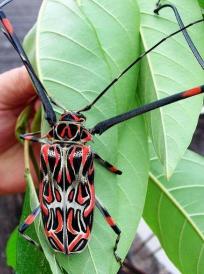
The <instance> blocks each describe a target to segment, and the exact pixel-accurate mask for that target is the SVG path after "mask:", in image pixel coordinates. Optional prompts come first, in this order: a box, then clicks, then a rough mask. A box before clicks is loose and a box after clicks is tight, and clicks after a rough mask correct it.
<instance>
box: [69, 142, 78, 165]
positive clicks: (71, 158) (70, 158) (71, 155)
mask: <svg viewBox="0 0 204 274" xmlns="http://www.w3.org/2000/svg"><path fill="white" fill-rule="evenodd" d="M75 151H76V150H75V147H73V150H72V152H71V154H70V156H69V162H70V164H71V167H72V168H73V160H74V154H75Z"/></svg>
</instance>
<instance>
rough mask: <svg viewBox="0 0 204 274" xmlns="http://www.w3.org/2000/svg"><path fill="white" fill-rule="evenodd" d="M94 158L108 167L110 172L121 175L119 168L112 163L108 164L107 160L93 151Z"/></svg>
mask: <svg viewBox="0 0 204 274" xmlns="http://www.w3.org/2000/svg"><path fill="white" fill-rule="evenodd" d="M94 159H96V160H97V161H98V162H99V163H100V164H101V165H103V166H104V167H105V168H106V169H108V170H109V171H110V172H112V173H115V174H117V175H121V174H122V171H121V170H119V169H118V168H117V167H115V166H114V165H112V164H110V163H109V162H107V161H105V160H103V159H102V158H101V157H100V156H99V155H98V154H97V153H94Z"/></svg>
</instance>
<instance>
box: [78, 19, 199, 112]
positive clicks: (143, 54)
mask: <svg viewBox="0 0 204 274" xmlns="http://www.w3.org/2000/svg"><path fill="white" fill-rule="evenodd" d="M203 21H204V19H203V18H202V19H199V20H197V21H195V22H192V23H190V24H188V25H186V26H183V27H182V28H180V29H179V30H177V31H175V32H173V33H171V34H169V35H168V36H166V37H164V38H163V39H161V40H160V41H159V42H157V43H156V44H155V45H154V46H152V47H151V48H150V49H148V50H147V51H146V52H144V53H142V54H141V55H140V56H139V57H138V58H137V59H136V60H134V61H133V62H132V63H131V64H130V65H129V66H128V67H127V68H125V69H124V70H123V71H122V72H121V74H120V75H119V76H118V77H116V78H115V79H113V80H112V82H111V83H110V84H109V85H108V86H107V87H106V88H105V89H104V90H102V91H101V93H100V94H99V95H98V96H97V97H96V98H95V99H94V100H93V102H91V103H90V104H89V105H87V106H86V107H84V108H82V109H81V110H79V111H78V112H85V111H88V110H90V109H91V108H92V106H93V105H94V104H95V103H96V102H97V101H98V100H99V99H100V98H101V97H102V96H103V95H104V94H105V93H106V92H107V91H108V90H109V89H110V88H111V87H112V86H113V85H114V84H115V83H116V82H117V81H118V80H119V79H120V78H121V77H122V76H123V75H124V74H126V72H127V71H129V70H130V69H131V68H132V67H133V66H134V65H136V64H137V63H138V62H139V61H140V60H142V59H143V58H144V57H145V56H146V55H147V54H148V53H150V52H151V51H152V50H154V49H155V48H157V47H158V46H159V45H161V44H162V43H164V42H165V41H166V40H168V39H170V38H171V37H173V36H174V35H176V34H178V33H180V32H182V31H183V30H185V29H187V28H190V27H192V26H193V25H195V24H198V23H201V22H203Z"/></svg>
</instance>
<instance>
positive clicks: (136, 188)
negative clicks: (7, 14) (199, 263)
mask: <svg viewBox="0 0 204 274" xmlns="http://www.w3.org/2000/svg"><path fill="white" fill-rule="evenodd" d="M36 31H37V32H36V52H35V53H34V55H33V56H35V58H36V62H35V63H36V66H37V71H38V74H39V75H40V78H41V80H42V81H43V83H44V84H45V87H46V89H47V91H48V92H49V94H50V95H51V96H52V97H54V98H56V99H57V101H59V102H61V103H62V104H64V105H65V106H66V107H67V108H68V109H73V110H75V109H79V108H81V107H82V106H85V105H86V104H88V103H89V102H90V101H91V100H93V99H94V98H95V97H96V96H97V94H99V92H100V91H101V90H102V89H103V88H104V87H105V86H106V85H108V84H109V82H110V81H111V79H113V78H114V77H115V76H117V75H118V74H119V73H120V72H121V71H122V70H123V69H124V68H125V67H126V66H127V65H128V64H129V63H130V62H131V61H133V60H134V59H135V58H136V57H137V56H138V55H139V42H140V39H139V13H138V7H137V4H136V0H133V1H132V0H128V1H125V2H123V1H121V2H120V3H118V1H116V0H114V1H111V2H110V1H108V0H103V1H96V0H93V1H90V0H88V1H74V0H71V1H63V0H61V1H56V0H49V1H44V2H43V6H42V9H41V12H40V17H39V20H38V24H37V30H36ZM33 35H34V34H33ZM32 39H34V38H32ZM137 78H138V67H136V68H134V69H133V70H131V71H130V72H129V73H128V74H127V75H126V76H125V77H124V78H123V79H122V80H121V81H120V82H119V83H118V84H117V85H115V87H114V88H112V89H111V90H110V91H109V92H108V94H106V95H105V96H104V97H103V98H102V99H101V100H100V101H99V102H98V103H97V104H96V106H95V107H94V108H93V109H92V110H91V111H90V112H89V113H87V127H91V126H94V125H95V124H96V123H97V122H99V121H101V120H103V119H106V118H108V117H111V116H113V115H116V114H117V113H121V112H124V111H126V110H129V109H130V108H133V107H135V106H136V105H137V101H136V98H135V97H136V96H135V91H136V86H137ZM42 131H43V132H44V131H45V126H44V125H43V128H42ZM127 142H128V145H127ZM93 148H94V150H96V151H97V152H98V153H99V154H100V155H101V156H102V157H104V158H105V159H106V160H108V161H110V162H111V163H113V164H115V165H117V166H118V167H119V168H121V169H122V170H123V175H122V176H115V175H113V174H111V173H109V172H108V171H106V170H105V169H104V168H103V167H101V166H99V165H98V164H96V176H95V184H96V193H97V195H98V196H99V198H100V200H101V201H102V202H103V204H104V205H105V206H106V207H107V208H108V210H109V212H110V213H111V215H112V216H113V217H114V219H115V220H116V221H117V223H118V225H119V227H120V228H121V230H122V237H121V242H120V244H119V249H118V253H119V255H120V256H121V257H122V258H124V257H125V255H126V254H127V251H128V249H129V247H130V245H131V243H132V240H133V238H134V236H135V231H136V228H137V225H138V222H139V220H140V217H141V214H142V211H143V206H144V201H145V195H146V189H147V179H148V153H147V137H146V133H145V128H144V121H143V119H142V118H140V117H139V118H138V119H137V120H135V121H134V120H132V121H129V122H128V123H125V124H123V125H120V126H119V127H116V128H113V129H111V130H110V131H109V132H107V133H106V134H104V136H101V137H100V138H95V139H94V144H93ZM33 197H34V193H33V192H31V193H30V198H31V202H32V201H33ZM36 230H37V235H38V238H39V240H40V242H41V244H42V248H43V250H44V253H45V256H46V257H47V259H48V261H49V263H50V268H51V270H52V272H53V273H59V272H58V271H59V269H56V268H55V269H54V268H53V262H55V259H56V260H57V262H58V264H59V265H60V266H62V267H63V268H64V269H65V270H66V271H67V272H68V273H74V274H77V273H80V274H81V273H84V274H86V273H87V274H92V273H94V274H96V273H97V274H104V273H107V274H108V273H110V274H113V273H117V271H118V269H119V265H118V263H117V262H116V261H115V258H114V256H113V247H114V243H115V239H116V235H115V234H114V233H113V231H112V230H111V229H110V227H108V225H107V224H106V222H105V220H104V219H103V217H102V216H101V214H100V213H99V211H98V210H97V209H96V210H95V218H94V226H93V231H92V236H91V240H90V242H89V245H88V247H87V249H86V250H85V251H84V252H83V253H82V254H79V255H72V256H69V257H67V256H66V255H60V254H57V253H54V252H53V251H52V249H51V247H50V246H48V245H47V241H46V240H45V237H44V233H43V232H42V231H41V226H39V223H38V221H37V222H36ZM31 252H32V250H30V253H31ZM19 259H20V258H19ZM104 262H105V263H104ZM36 273H38V272H37V269H36Z"/></svg>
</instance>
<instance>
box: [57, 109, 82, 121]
mask: <svg viewBox="0 0 204 274" xmlns="http://www.w3.org/2000/svg"><path fill="white" fill-rule="evenodd" d="M60 121H69V122H76V123H84V122H85V121H86V117H85V116H84V115H83V114H81V113H79V112H72V111H67V112H65V113H64V114H62V116H61V117H60Z"/></svg>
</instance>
